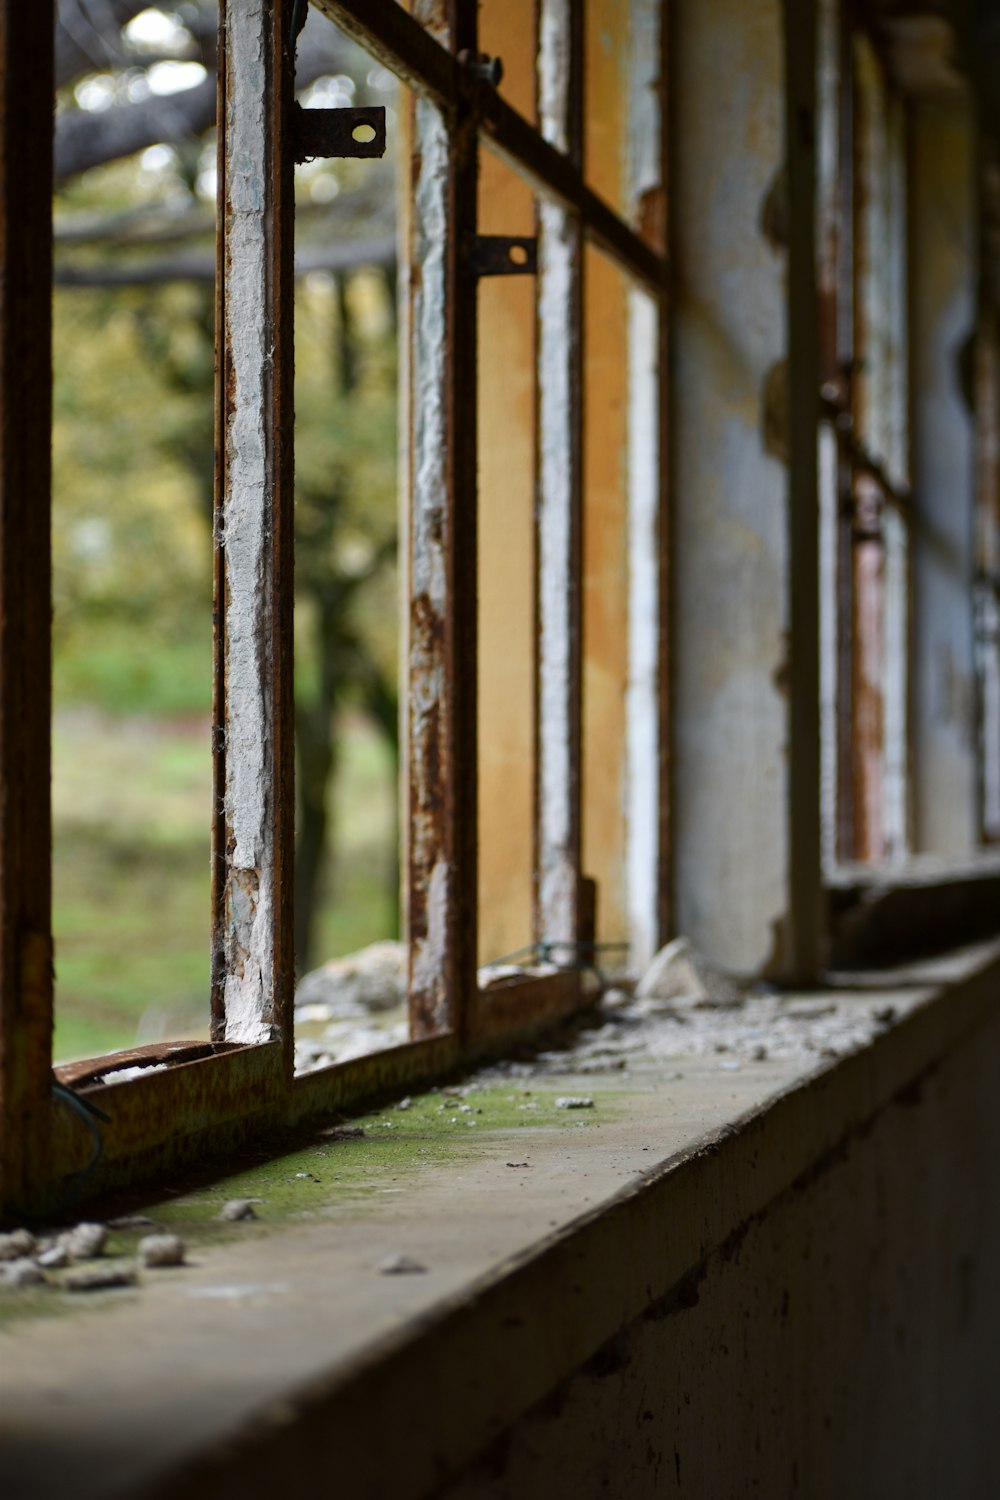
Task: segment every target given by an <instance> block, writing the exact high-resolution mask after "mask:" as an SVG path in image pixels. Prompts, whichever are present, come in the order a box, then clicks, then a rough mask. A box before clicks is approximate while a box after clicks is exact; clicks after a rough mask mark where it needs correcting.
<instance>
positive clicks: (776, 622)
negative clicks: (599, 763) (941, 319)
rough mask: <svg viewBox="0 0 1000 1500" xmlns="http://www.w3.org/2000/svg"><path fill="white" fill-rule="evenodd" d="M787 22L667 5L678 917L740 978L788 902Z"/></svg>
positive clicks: (725, 7) (763, 1)
mask: <svg viewBox="0 0 1000 1500" xmlns="http://www.w3.org/2000/svg"><path fill="white" fill-rule="evenodd" d="M782 25H783V10H782V6H781V4H780V3H779V0H716V3H713V4H712V5H705V4H704V3H701V0H678V3H677V4H675V5H674V6H673V7H672V42H671V46H672V53H673V63H672V80H671V89H670V98H671V109H672V113H671V134H672V139H673V141H674V161H673V163H672V177H671V180H672V184H673V188H672V201H671V218H672V222H673V224H674V226H675V232H674V237H673V246H672V253H673V262H674V267H675V288H674V289H675V301H674V306H673V325H672V339H673V346H674V369H673V377H672V389H673V392H674V398H673V410H672V421H671V443H672V447H673V454H674V471H673V483H672V495H673V516H674V532H673V547H674V558H673V589H674V601H673V607H672V618H673V621H674V627H673V628H674V659H675V661H676V663H677V666H676V675H675V682H674V689H673V698H672V718H673V723H674V725H675V726H676V727H675V738H674V746H673V754H674V766H673V774H674V799H673V808H674V856H675V881H676V927H677V929H678V931H680V932H683V933H686V934H687V935H688V936H689V937H690V938H691V939H692V940H693V941H694V942H695V944H696V945H697V946H698V947H699V948H701V949H703V950H704V951H705V952H707V953H708V954H709V956H710V957H711V958H713V959H715V960H716V961H717V962H719V963H721V964H722V965H724V966H726V967H728V968H731V969H734V970H738V971H743V972H754V971H758V970H760V969H763V968H768V967H773V965H774V962H775V960H776V958H777V953H778V947H779V932H780V928H781V924H782V919H783V918H784V916H785V914H786V912H787V910H788V906H789V901H788V871H787V848H786V846H787V826H786V803H787V784H788V766H787V735H788V705H787V698H786V688H787V684H786V664H787V663H786V656H787V642H786V629H787V624H788V619H787V582H786V575H787V562H788V545H787V530H788V515H787V464H786V457H787V402H786V374H787V371H786V367H785V364H784V361H785V355H786V343H787V340H786V316H785V297H786V290H785V275H786V259H787V257H786V253H785V248H784V239H785V235H786V231H787V215H786V214H785V207H786V204H785V200H784V196H783V195H784V194H785V192H786V179H785V177H784V174H783V172H782V164H783V155H784V143H783V126H782V110H783V97H784V59H783V43H782ZM748 871H753V879H752V880H750V881H748V880H747V872H748Z"/></svg>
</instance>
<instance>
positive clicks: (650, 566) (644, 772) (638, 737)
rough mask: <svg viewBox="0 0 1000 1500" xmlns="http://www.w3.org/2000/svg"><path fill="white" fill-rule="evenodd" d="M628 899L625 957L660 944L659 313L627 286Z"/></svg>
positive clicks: (640, 956) (638, 956) (641, 958)
mask: <svg viewBox="0 0 1000 1500" xmlns="http://www.w3.org/2000/svg"><path fill="white" fill-rule="evenodd" d="M628 316H629V324H628V327H629V343H628V349H629V365H628V375H629V407H628V498H629V511H628V578H629V612H628V655H629V676H628V691H627V695H626V721H627V726H628V728H627V743H626V756H627V765H628V780H627V785H626V819H627V827H628V843H627V848H626V877H627V901H628V913H629V940H630V943H631V956H632V962H633V963H634V964H636V965H639V966H643V965H645V964H647V963H648V962H649V961H650V959H651V958H652V957H653V954H654V953H655V952H656V950H657V948H658V946H659V938H660V933H659V930H658V901H657V895H658V883H659V857H660V838H659V810H660V775H659V769H660V733H659V725H660V718H659V696H660V650H659V615H660V583H659V548H660V542H659V504H660V482H659V472H660V458H661V455H660V442H659V378H658V365H659V314H658V309H657V307H656V304H655V303H654V302H653V301H652V300H651V299H650V298H649V297H647V296H645V295H644V294H643V293H642V292H640V291H639V290H638V288H633V289H632V290H631V291H630V292H629V302H628Z"/></svg>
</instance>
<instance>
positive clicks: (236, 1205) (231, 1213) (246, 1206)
mask: <svg viewBox="0 0 1000 1500" xmlns="http://www.w3.org/2000/svg"><path fill="white" fill-rule="evenodd" d="M261 1201H262V1200H261V1199H260V1198H230V1199H229V1201H228V1203H224V1204H223V1205H222V1207H221V1208H220V1209H219V1218H220V1219H225V1220H226V1222H227V1223H231V1224H232V1223H236V1222H237V1221H238V1220H240V1219H256V1218H257V1217H258V1215H257V1210H256V1209H255V1208H254V1204H255V1203H260V1202H261Z"/></svg>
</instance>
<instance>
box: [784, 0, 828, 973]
mask: <svg viewBox="0 0 1000 1500" xmlns="http://www.w3.org/2000/svg"><path fill="white" fill-rule="evenodd" d="M816 65H817V0H804V3H797V4H787V5H786V6H785V150H786V152H787V160H788V320H787V327H788V435H789V438H788V447H789V451H788V487H789V493H788V508H789V561H788V568H789V591H790V598H789V610H788V619H789V632H788V636H789V682H790V693H789V726H788V798H789V801H788V825H789V846H788V890H789V916H790V919H791V920H790V926H791V931H790V951H789V968H790V975H789V977H790V978H793V979H796V980H799V981H807V980H810V979H813V978H814V977H815V974H816V970H817V968H818V966H819V958H820V941H821V934H822V904H821V895H822V886H821V881H822V832H821V815H820V647H819V576H820V571H819V487H818V448H817V443H818V416H819V404H818V400H817V389H818V385H819V363H820V362H819V300H818V297H817V261H816V100H817V93H816V90H817V70H816Z"/></svg>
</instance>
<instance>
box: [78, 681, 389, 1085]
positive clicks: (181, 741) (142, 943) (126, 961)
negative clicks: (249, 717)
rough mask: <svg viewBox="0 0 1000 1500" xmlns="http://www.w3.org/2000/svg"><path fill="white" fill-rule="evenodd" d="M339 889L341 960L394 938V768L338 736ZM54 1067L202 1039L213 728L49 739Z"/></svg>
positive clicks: (323, 950) (191, 722)
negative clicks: (152, 1044) (146, 1045)
mask: <svg viewBox="0 0 1000 1500" xmlns="http://www.w3.org/2000/svg"><path fill="white" fill-rule="evenodd" d="M341 768H342V769H341V776H340V779H339V785H338V788H337V793H336V796H335V799H334V810H333V824H334V827H335V829H336V836H337V841H338V861H337V871H338V879H337V882H336V886H335V888H330V889H329V890H328V891H327V893H326V898H325V900H324V902H323V904H322V906H321V909H320V912H319V913H318V921H317V942H316V952H317V956H318V959H319V958H320V957H322V958H327V957H332V956H333V955H335V954H337V953H344V952H349V951H351V949H353V948H357V947H360V946H362V945H363V944H364V943H367V942H371V941H373V940H374V939H375V938H378V937H384V936H387V935H389V934H390V933H391V932H392V931H393V927H394V914H395V900H396V897H395V891H394V890H393V891H390V890H389V888H388V882H389V881H390V879H392V878H393V877H394V869H393V866H392V859H391V847H392V845H391V841H392V837H393V788H392V784H391V774H392V773H391V758H390V756H389V754H388V751H387V750H386V748H385V746H384V745H383V743H382V742H381V741H380V740H379V738H378V737H377V735H375V734H374V732H373V731H372V730H371V729H370V728H369V727H368V726H367V725H366V724H364V723H363V722H362V721H359V720H349V721H348V722H347V723H346V724H345V726H344V736H343V747H342V755H341ZM53 809H54V931H55V939H56V1034H55V1057H56V1059H57V1061H67V1060H69V1059H71V1058H74V1057H87V1056H95V1055H100V1054H101V1053H103V1052H107V1051H111V1050H114V1049H116V1048H121V1047H128V1046H133V1045H135V1044H136V1043H138V1042H142V1041H156V1040H163V1039H169V1038H177V1037H199V1036H204V1035H205V1034H206V1033H207V1024H208V985H209V885H210V875H209V820H210V812H211V761H210V737H209V721H208V718H207V717H206V716H205V715H203V714H188V715H186V716H184V717H178V716H176V715H173V716H171V715H165V714H161V713H157V714H148V715H137V714H131V715H122V714H109V713H106V712H98V711H96V710H94V709H92V708H86V707H79V706H78V707H73V708H64V709H61V710H60V711H59V712H58V713H57V715H56V718H55V723H54V729H53Z"/></svg>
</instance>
